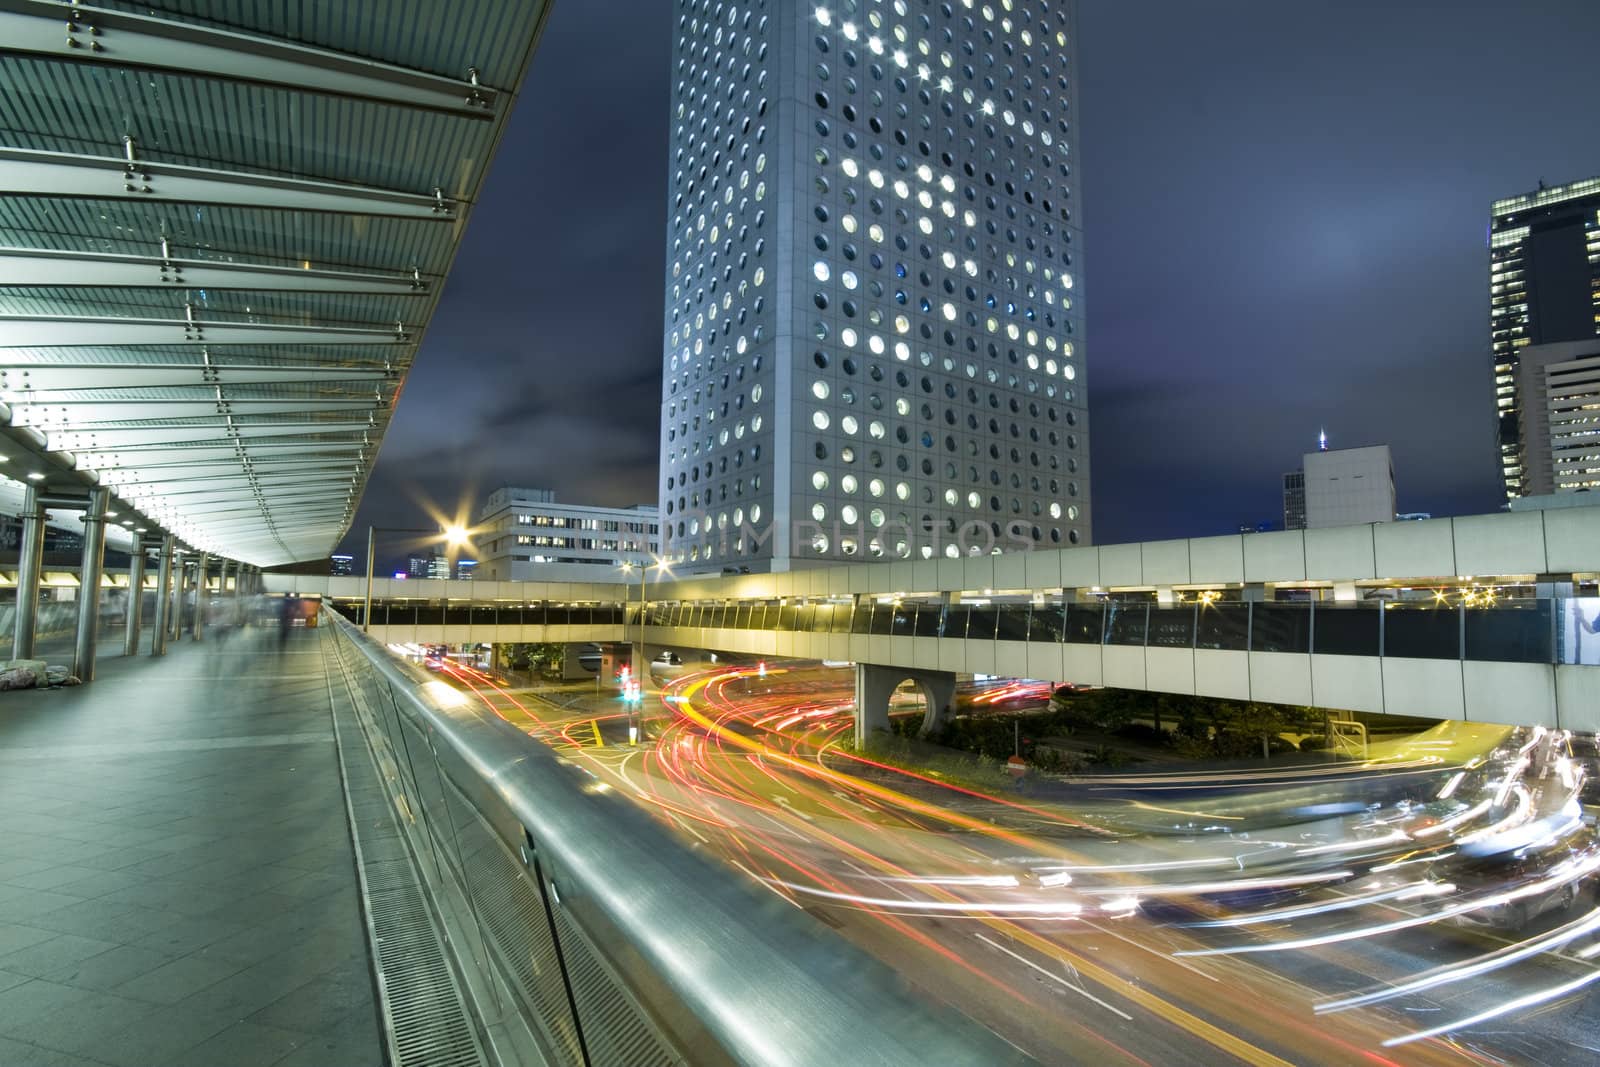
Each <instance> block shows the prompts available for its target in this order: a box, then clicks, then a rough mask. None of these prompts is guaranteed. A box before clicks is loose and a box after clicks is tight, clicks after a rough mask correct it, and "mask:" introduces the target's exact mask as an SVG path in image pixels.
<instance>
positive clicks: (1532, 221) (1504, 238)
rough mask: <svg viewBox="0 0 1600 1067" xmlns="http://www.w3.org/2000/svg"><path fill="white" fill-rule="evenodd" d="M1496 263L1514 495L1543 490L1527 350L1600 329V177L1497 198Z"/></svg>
mask: <svg viewBox="0 0 1600 1067" xmlns="http://www.w3.org/2000/svg"><path fill="white" fill-rule="evenodd" d="M1489 263H1490V267H1489V270H1490V277H1489V301H1490V313H1489V314H1490V342H1491V345H1492V347H1493V355H1494V392H1495V407H1496V410H1497V413H1498V416H1499V438H1498V440H1499V447H1500V473H1501V479H1502V483H1503V485H1504V488H1505V493H1506V496H1507V498H1514V497H1517V496H1522V495H1524V494H1527V493H1532V492H1535V491H1536V490H1535V489H1534V487H1532V486H1530V485H1528V484H1527V482H1526V478H1525V475H1524V469H1525V467H1526V465H1527V462H1528V460H1527V456H1526V451H1525V450H1526V442H1525V441H1524V439H1523V418H1522V408H1523V404H1524V395H1523V392H1522V386H1521V385H1520V383H1519V378H1518V374H1517V367H1518V365H1519V363H1520V362H1521V359H1522V355H1523V350H1524V349H1525V348H1526V347H1527V346H1530V345H1547V344H1555V343H1560V342H1568V341H1586V340H1591V339H1593V338H1595V337H1596V336H1600V177H1597V178H1590V179H1587V180H1585V181H1577V182H1572V183H1570V184H1567V185H1557V186H1548V187H1547V186H1546V185H1545V184H1544V183H1543V182H1540V183H1539V188H1538V189H1537V190H1535V191H1533V192H1531V193H1524V194H1522V195H1521V196H1514V197H1510V198H1507V199H1505V200H1497V201H1495V203H1494V205H1493V208H1492V209H1491V216H1490V222H1489Z"/></svg>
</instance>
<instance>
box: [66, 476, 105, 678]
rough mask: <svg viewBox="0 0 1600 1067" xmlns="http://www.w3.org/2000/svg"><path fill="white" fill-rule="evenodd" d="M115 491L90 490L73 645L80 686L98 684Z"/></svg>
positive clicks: (84, 518) (79, 574)
mask: <svg viewBox="0 0 1600 1067" xmlns="http://www.w3.org/2000/svg"><path fill="white" fill-rule="evenodd" d="M110 499H111V490H109V489H104V488H95V489H91V490H89V506H88V507H86V508H85V509H84V512H83V562H82V564H80V566H79V568H78V640H77V642H76V644H74V645H73V651H72V673H73V674H76V675H77V676H78V680H79V681H80V682H92V681H94V655H95V645H96V641H97V638H98V637H99V636H100V577H101V574H102V572H103V569H104V567H105V562H106V503H107V502H108V501H109V500H110Z"/></svg>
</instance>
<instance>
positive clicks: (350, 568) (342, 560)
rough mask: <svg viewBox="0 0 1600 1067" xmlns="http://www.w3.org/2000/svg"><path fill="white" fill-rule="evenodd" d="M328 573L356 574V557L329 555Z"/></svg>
mask: <svg viewBox="0 0 1600 1067" xmlns="http://www.w3.org/2000/svg"><path fill="white" fill-rule="evenodd" d="M328 573H329V574H332V575H343V574H354V573H355V557H353V556H343V555H337V554H336V555H333V556H329V557H328Z"/></svg>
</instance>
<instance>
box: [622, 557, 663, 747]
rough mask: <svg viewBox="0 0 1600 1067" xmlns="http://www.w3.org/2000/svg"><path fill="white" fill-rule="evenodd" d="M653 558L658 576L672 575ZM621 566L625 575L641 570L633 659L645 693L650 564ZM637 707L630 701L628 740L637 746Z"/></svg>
mask: <svg viewBox="0 0 1600 1067" xmlns="http://www.w3.org/2000/svg"><path fill="white" fill-rule="evenodd" d="M651 558H652V559H654V560H655V561H656V562H655V568H656V573H657V575H660V574H663V573H665V574H669V575H670V574H671V573H672V568H671V567H669V566H668V565H667V561H666V560H664V559H662V558H661V557H660V556H652V557H651ZM620 566H621V568H622V573H623V574H632V573H633V569H634V568H635V567H637V568H639V644H638V647H637V649H635V650H634V651H633V654H632V659H633V684H634V685H635V686H637V687H639V689H640V692H642V691H643V686H644V670H645V663H644V599H645V582H646V580H647V579H648V578H649V576H650V564H648V563H634V562H633V561H632V560H624V561H623V562H622V564H621V565H620ZM623 599H624V600H626V599H627V597H626V596H624V597H623ZM622 636H623V638H624V640H626V638H627V636H628V635H627V633H626V632H624V633H623V635H622ZM637 706H638V702H637V701H630V702H629V710H628V719H629V723H628V738H629V740H630V741H631V742H633V743H635V744H637V743H638V737H639V733H638V726H637V725H635V723H634V722H633V716H634V714H635V712H634V709H635V708H636V707H637Z"/></svg>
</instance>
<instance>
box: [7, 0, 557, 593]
mask: <svg viewBox="0 0 1600 1067" xmlns="http://www.w3.org/2000/svg"><path fill="white" fill-rule="evenodd" d="M547 9H548V4H547V3H545V2H544V0H360V2H355V0H350V2H338V0H145V2H142V3H137V4H135V3H122V2H118V0H105V2H101V3H96V4H93V5H90V4H87V3H84V4H79V3H61V2H46V0H0V402H3V404H4V410H0V423H5V424H6V426H5V436H6V437H8V438H9V442H8V443H7V444H6V445H5V446H4V447H0V452H5V453H7V462H5V463H4V464H0V472H4V473H5V474H6V475H8V476H9V477H11V478H13V479H19V480H20V479H23V478H25V477H26V475H27V474H28V473H30V471H25V470H23V469H22V468H23V467H24V466H28V467H30V468H31V473H34V474H42V475H44V477H43V478H36V479H35V480H36V481H42V482H46V483H47V484H48V487H49V488H52V489H55V488H57V487H62V488H69V487H73V486H82V485H85V484H94V483H96V482H98V484H101V485H105V486H108V487H110V488H111V489H112V491H113V493H114V494H115V496H116V497H117V498H118V500H117V503H115V504H114V509H115V510H119V511H121V512H122V513H123V514H124V519H123V520H122V521H123V522H126V523H128V524H129V526H130V528H131V527H132V526H133V524H135V523H137V524H138V525H143V526H147V527H148V528H149V529H150V530H151V532H152V533H153V532H154V531H155V530H156V529H157V528H164V529H166V530H168V531H170V532H172V533H173V534H175V535H176V536H177V537H178V538H179V539H180V540H181V541H184V542H187V543H188V544H190V545H192V546H193V547H195V548H198V549H204V550H207V551H210V552H213V553H215V554H219V555H223V556H228V557H232V558H236V559H240V560H244V561H246V562H249V563H253V564H257V565H261V566H271V565H275V564H280V563H287V562H291V561H295V560H304V559H313V558H316V557H319V556H326V555H328V554H329V552H330V551H332V549H333V547H334V546H335V545H336V544H337V542H338V541H339V539H340V538H341V537H343V535H344V534H345V532H346V531H347V530H348V528H349V526H350V522H351V518H352V515H353V513H354V511H355V507H356V504H357V502H358V501H359V499H360V496H361V492H362V489H363V487H364V486H365V484H366V479H367V477H368V475H369V473H370V472H371V469H372V464H373V461H374V459H375V458H376V456H377V452H378V447H379V444H380V443H381V441H382V439H383V434H384V430H385V429H386V428H387V426H388V424H389V419H390V416H391V413H392V412H393V410H394V406H395V403H396V402H397V400H398V399H399V396H400V391H401V388H402V387H403V385H404V383H405V378H406V372H407V370H408V369H409V368H410V366H411V361H412V359H413V358H414V357H415V354H416V351H417V345H418V343H419V341H420V340H421V338H422V336H423V333H424V331H425V330H426V329H427V326H428V321H429V319H430V317H431V316H432V314H433V310H434V307H435V306H436V304H437V302H438V299H439V294H440V292H441V291H442V289H443V287H444V282H445V277H446V275H447V274H448V272H449V269H450V264H451V261H452V259H453V257H454V255H455V252H456V249H457V247H458V246H459V243H460V240H461V236H462V232H463V230H464V228H465V226H466V222H467V219H468V217H469V215H470V213H471V209H472V205H473V204H474V203H475V202H476V200H477V197H478V192H479V189H480V188H481V186H482V183H483V180H484V176H485V173H486V172H487V170H488V167H489V163H490V161H491V159H492V158H493V156H494V152H495V148H496V146H497V143H498V141H499V138H500V136H501V134H502V132H503V131H504V128H505V123H506V119H507V116H508V115H509V113H510V110H511V106H512V104H513V101H514V98H515V95H516V93H517V91H518V89H519V87H520V86H521V84H522V80H523V76H524V73H525V71H526V69H527V64H528V60H529V58H530V56H531V54H532V51H533V47H534V43H535V41H536V39H537V37H538V35H539V31H540V29H541V28H542V26H543V23H544V21H545V17H546V14H547Z"/></svg>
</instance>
